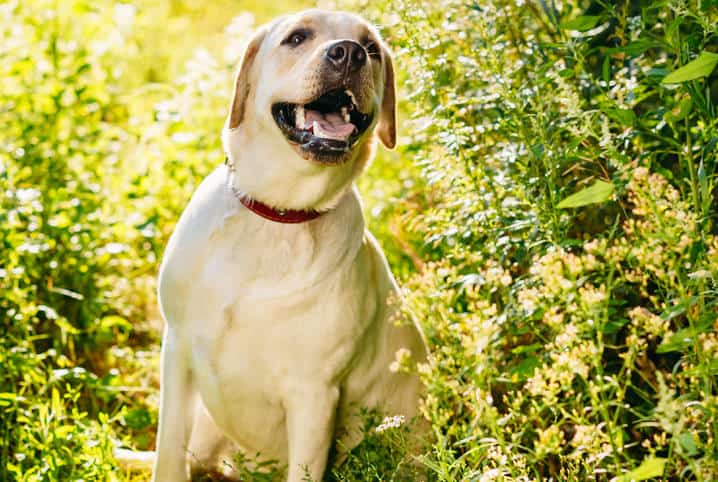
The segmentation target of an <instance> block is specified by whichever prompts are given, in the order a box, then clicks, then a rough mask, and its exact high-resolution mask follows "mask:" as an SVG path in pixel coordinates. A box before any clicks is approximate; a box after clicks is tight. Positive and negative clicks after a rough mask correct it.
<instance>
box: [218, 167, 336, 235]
mask: <svg viewBox="0 0 718 482" xmlns="http://www.w3.org/2000/svg"><path fill="white" fill-rule="evenodd" d="M224 163H225V164H226V165H227V167H228V168H229V170H230V171H234V169H233V166H232V164H231V162H230V160H229V157H226V158H225V160H224ZM232 192H233V193H234V195H235V196H236V197H237V199H239V202H241V203H242V205H244V207H246V208H247V209H249V210H250V211H252V212H253V213H254V214H256V215H257V216H261V217H263V218H264V219H268V220H270V221H274V222H275V223H282V224H299V223H304V222H306V221H311V220H312V219H317V218H318V217H319V216H321V215H322V214H324V213H323V212H320V211H315V210H313V209H310V210H308V211H305V210H300V209H274V208H273V207H271V206H267V205H266V204H264V203H263V202H261V201H257V200H256V199H252V198H250V197H249V196H247V195H244V194H242V193H241V192H239V191H238V190H237V188H236V187H234V186H232Z"/></svg>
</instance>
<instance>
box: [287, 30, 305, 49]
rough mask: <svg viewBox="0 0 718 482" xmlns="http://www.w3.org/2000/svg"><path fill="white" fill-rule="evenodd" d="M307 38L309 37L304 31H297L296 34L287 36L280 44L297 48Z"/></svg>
mask: <svg viewBox="0 0 718 482" xmlns="http://www.w3.org/2000/svg"><path fill="white" fill-rule="evenodd" d="M307 37H309V34H308V33H307V32H306V31H304V30H297V31H296V32H292V33H291V34H289V37H287V38H286V39H284V41H283V42H282V43H283V44H289V45H292V46H295V47H296V46H297V45H299V44H301V43H302V42H304V41H305V40H307Z"/></svg>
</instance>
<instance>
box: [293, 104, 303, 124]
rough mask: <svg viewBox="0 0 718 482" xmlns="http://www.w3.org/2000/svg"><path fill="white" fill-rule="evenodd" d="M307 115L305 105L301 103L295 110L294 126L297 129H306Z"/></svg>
mask: <svg viewBox="0 0 718 482" xmlns="http://www.w3.org/2000/svg"><path fill="white" fill-rule="evenodd" d="M304 123H305V117H304V106H302V105H299V106H297V108H296V109H295V111H294V126H295V127H296V128H297V129H304V127H305V126H304Z"/></svg>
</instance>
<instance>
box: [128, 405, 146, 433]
mask: <svg viewBox="0 0 718 482" xmlns="http://www.w3.org/2000/svg"><path fill="white" fill-rule="evenodd" d="M125 423H126V424H127V426H128V427H130V428H132V429H134V430H142V429H143V428H145V427H148V426H149V425H150V424H151V423H152V416H151V415H150V412H149V411H148V410H147V409H146V408H142V407H140V408H133V409H132V410H130V411H128V412H127V413H126V414H125Z"/></svg>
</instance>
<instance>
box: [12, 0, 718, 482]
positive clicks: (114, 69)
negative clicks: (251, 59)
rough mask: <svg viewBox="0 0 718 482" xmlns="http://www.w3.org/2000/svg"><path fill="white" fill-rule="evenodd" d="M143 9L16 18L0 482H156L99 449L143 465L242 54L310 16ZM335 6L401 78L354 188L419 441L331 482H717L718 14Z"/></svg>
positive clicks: (118, 7)
mask: <svg viewBox="0 0 718 482" xmlns="http://www.w3.org/2000/svg"><path fill="white" fill-rule="evenodd" d="M134 5H135V7H132V6H131V5H129V4H113V3H112V2H109V1H105V0H102V1H100V2H89V1H82V0H77V1H67V2H61V5H60V4H58V3H57V2H50V1H49V0H48V1H43V0H38V1H34V2H23V3H20V2H5V3H2V4H0V19H2V20H0V60H2V61H1V62H0V79H2V80H3V87H2V89H0V125H2V126H3V127H2V129H0V192H3V193H4V196H3V198H2V200H1V201H0V202H2V209H0V240H1V241H2V249H1V250H0V293H2V294H1V295H0V367H2V368H1V369H0V480H3V481H5V480H8V481H13V480H18V481H21V480H22V481H35V480H43V481H45V480H47V481H66V480H80V479H82V480H134V481H139V480H146V479H147V474H144V473H134V474H132V473H124V472H122V471H120V470H119V469H118V468H117V466H116V463H115V461H114V459H113V458H112V447H113V445H114V444H116V443H123V444H125V445H126V446H129V447H133V448H137V449H151V448H152V447H153V446H154V434H155V430H156V421H157V403H158V391H157V390H158V380H157V378H158V366H157V363H158V362H157V358H158V357H157V353H158V344H159V328H160V326H161V323H160V320H159V314H158V312H157V308H156V302H155V299H154V292H155V275H156V271H157V266H158V261H159V259H160V257H161V255H162V250H163V247H164V245H165V242H166V240H167V238H168V236H169V234H170V233H171V231H172V228H173V225H174V223H175V222H176V220H177V217H178V215H179V213H180V212H181V210H182V208H183V207H184V205H185V204H186V202H187V200H188V199H189V196H190V195H191V193H192V191H193V189H194V188H195V187H196V186H197V183H198V182H199V181H200V180H201V178H202V177H203V176H204V175H206V174H207V173H208V172H209V171H210V170H211V169H212V167H213V166H215V165H217V164H219V163H221V162H222V160H223V156H222V152H221V148H220V141H219V131H220V129H221V126H222V124H223V122H224V116H225V115H226V111H227V103H228V99H229V94H230V92H229V91H230V88H231V82H232V74H233V71H234V69H235V68H236V62H237V58H238V56H239V54H240V53H241V49H242V46H243V44H244V42H245V41H246V39H247V37H248V36H249V34H250V33H251V29H252V28H253V26H254V25H256V24H257V23H259V22H262V21H264V20H267V19H269V18H271V17H273V16H274V15H276V14H279V13H283V12H285V11H287V10H297V9H299V8H303V7H305V6H308V5H309V2H289V1H277V2H271V3H267V2H229V1H218V2H212V3H211V4H207V5H205V3H200V2H191V1H189V0H183V1H172V2H170V1H168V0H152V1H143V2H137V3H135V4H134ZM342 6H344V7H345V8H348V9H355V10H358V11H360V12H362V13H363V14H364V15H366V16H367V17H368V18H370V19H371V20H372V21H374V22H376V23H377V24H378V25H379V26H380V27H381V29H382V31H383V33H384V35H385V36H386V37H387V38H388V39H389V41H390V43H391V45H392V47H393V49H394V51H395V53H396V55H395V62H396V66H397V68H398V72H399V76H398V77H399V84H400V86H401V91H402V96H401V98H402V104H401V113H402V115H401V119H402V123H401V135H400V144H401V146H400V148H399V149H398V150H397V151H394V152H384V151H382V152H381V153H380V155H379V156H378V158H377V159H376V161H375V162H374V164H373V165H372V166H371V167H370V170H369V172H368V173H367V174H366V175H365V177H364V178H363V179H362V180H361V182H360V188H361V190H362V192H363V195H364V198H365V200H366V213H367V219H368V221H369V225H370V227H371V229H372V231H373V232H374V233H375V234H377V236H378V238H379V240H380V242H381V244H382V246H383V247H384V249H385V251H386V252H387V256H388V258H389V260H390V263H391V265H392V269H393V270H394V272H395V273H396V274H397V276H398V278H399V280H400V282H401V284H402V286H403V287H404V290H405V299H406V300H405V304H404V309H403V316H404V317H405V318H407V319H414V320H416V321H418V322H419V323H420V324H421V326H422V327H423V328H424V330H425V332H426V334H427V337H428V340H429V343H430V349H431V352H432V357H431V362H430V363H428V364H425V365H419V366H415V364H413V363H411V361H410V360H409V361H407V360H404V363H403V364H402V369H406V370H415V371H417V373H418V374H419V375H420V376H421V378H422V380H423V381H424V383H425V385H426V396H425V398H424V400H423V402H422V413H423V417H424V418H425V419H426V423H428V424H429V425H430V427H431V429H430V436H429V437H428V438H427V440H424V441H417V440H415V438H414V437H412V435H411V433H410V432H409V431H407V430H406V428H405V427H398V428H388V429H386V430H379V431H377V430H376V427H378V426H380V425H382V424H381V417H378V416H376V415H372V414H368V415H367V418H366V420H367V422H366V432H367V440H366V441H365V442H364V443H363V444H362V445H361V446H360V447H358V448H357V449H356V450H355V451H353V452H352V453H351V454H350V456H349V458H348V460H347V462H346V464H345V465H343V466H342V467H341V468H338V469H335V470H333V471H332V473H331V474H328V476H327V479H328V480H337V481H339V480H341V481H344V480H346V481H364V480H394V481H403V480H440V481H454V480H481V481H485V480H547V479H549V478H552V479H553V480H619V481H620V480H648V479H656V480H678V479H686V480H706V481H708V480H714V479H715V478H717V477H718V462H716V461H717V460H718V442H717V441H716V440H717V437H718V388H717V386H716V381H717V380H716V375H717V374H718V364H717V363H716V360H718V335H717V334H716V329H717V328H718V325H717V322H716V320H717V319H718V228H717V227H716V215H717V214H718V212H717V209H716V208H717V206H718V202H716V195H717V194H718V190H717V188H716V184H717V183H716V168H717V164H716V146H718V129H717V125H718V121H717V118H718V109H717V108H716V105H717V104H718V71H716V69H715V62H713V59H715V58H717V57H715V54H716V53H718V36H717V34H718V32H717V29H718V27H716V26H717V25H718V7H717V6H716V5H715V2H711V1H708V0H704V1H700V2H699V1H688V0H686V1H679V0H668V1H665V2H649V1H643V0H640V1H633V2H602V1H598V2H582V1H581V2H579V1H575V0H571V1H567V2H561V3H555V2H544V1H542V0H536V1H529V0H527V1H526V2H509V1H504V0H492V1H487V2H470V1H459V0H436V1H429V0H380V1H377V2H371V3H362V2H359V1H358V0H347V1H345V2H342ZM245 11H250V12H252V13H253V15H254V17H249V16H247V15H245V16H239V15H240V14H241V13H242V12H245ZM238 16H239V17H238ZM252 18H253V19H252ZM233 19H234V20H233ZM230 24H232V25H233V28H231V29H227V26H228V25H230ZM696 59H700V60H696ZM669 74H670V76H669ZM671 82H677V83H671ZM237 457H238V459H237V461H239V462H245V461H247V460H249V459H247V458H246V457H245V456H244V455H241V454H238V456H237ZM259 472H262V473H263V474H262V475H260V474H259ZM278 472H281V468H276V467H273V466H263V467H260V468H251V465H247V466H246V469H245V478H247V479H248V480H272V479H273V478H276V477H275V475H274V474H276V473H278Z"/></svg>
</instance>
